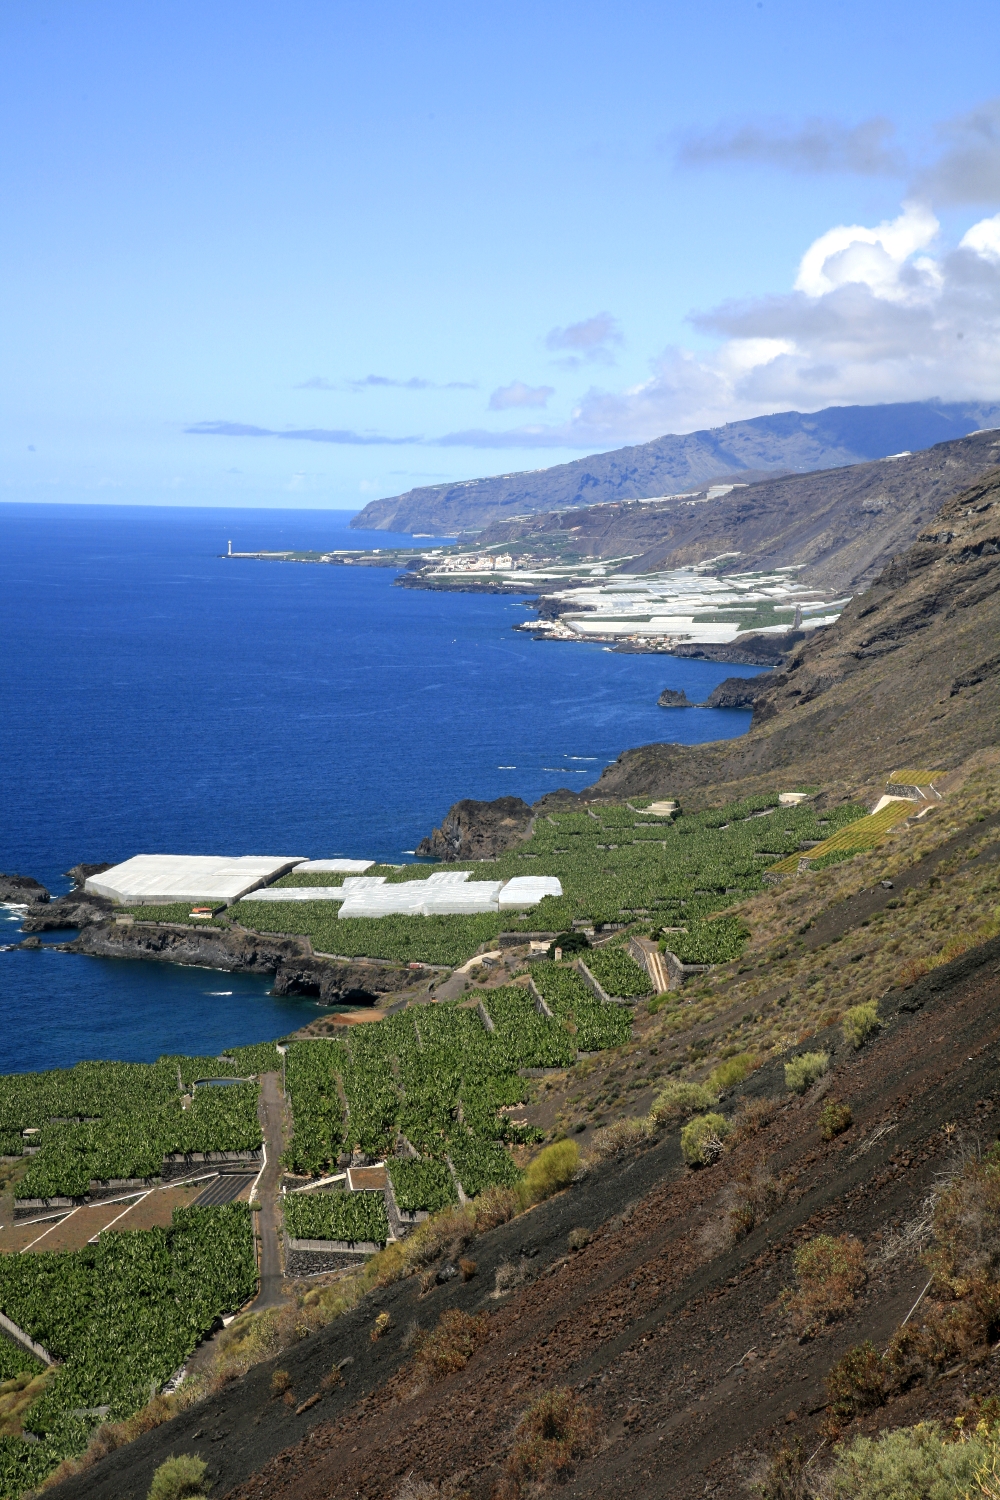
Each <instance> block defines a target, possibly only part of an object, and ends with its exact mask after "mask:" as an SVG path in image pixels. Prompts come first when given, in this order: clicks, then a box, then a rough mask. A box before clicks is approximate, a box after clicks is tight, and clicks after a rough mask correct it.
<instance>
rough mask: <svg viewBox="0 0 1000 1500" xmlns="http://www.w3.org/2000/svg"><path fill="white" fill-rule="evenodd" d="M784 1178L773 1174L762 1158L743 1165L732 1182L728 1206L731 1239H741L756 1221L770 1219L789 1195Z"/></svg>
mask: <svg viewBox="0 0 1000 1500" xmlns="http://www.w3.org/2000/svg"><path fill="white" fill-rule="evenodd" d="M788 1186H789V1185H788V1183H787V1181H786V1180H785V1179H784V1178H783V1177H773V1176H772V1175H771V1173H770V1172H769V1171H768V1169H767V1167H766V1165H765V1164H764V1161H763V1160H761V1161H758V1162H756V1163H755V1164H754V1165H753V1166H750V1167H745V1168H744V1169H743V1170H742V1171H741V1172H739V1173H738V1174H737V1176H736V1180H735V1182H734V1183H733V1185H732V1203H731V1207H730V1209H729V1232H730V1235H731V1237H732V1239H733V1240H734V1241H735V1240H740V1239H744V1238H745V1237H746V1236H747V1235H748V1234H750V1233H751V1231H752V1230H754V1229H756V1228H757V1225H758V1224H763V1222H764V1220H765V1219H767V1218H770V1216H771V1214H773V1213H774V1210H775V1209H776V1208H777V1207H778V1205H779V1204H780V1203H783V1202H784V1200H785V1198H786V1196H787V1194H788Z"/></svg>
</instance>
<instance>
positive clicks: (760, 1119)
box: [726, 1099, 781, 1151]
mask: <svg viewBox="0 0 1000 1500" xmlns="http://www.w3.org/2000/svg"><path fill="white" fill-rule="evenodd" d="M780 1108H781V1104H780V1103H779V1101H778V1100H777V1099H751V1100H749V1102H748V1103H746V1104H743V1105H741V1106H740V1108H739V1109H738V1110H737V1112H736V1114H735V1115H734V1116H733V1119H732V1129H731V1130H730V1132H729V1135H728V1137H727V1138H726V1150H727V1151H731V1150H733V1148H734V1147H736V1146H742V1145H743V1143H744V1141H751V1140H753V1138H754V1136H755V1135H759V1134H760V1132H761V1131H762V1130H766V1129H767V1127H768V1125H770V1123H771V1121H772V1120H773V1119H774V1117H775V1115H776V1114H777V1113H778V1110H779V1109H780Z"/></svg>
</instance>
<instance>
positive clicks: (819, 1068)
mask: <svg viewBox="0 0 1000 1500" xmlns="http://www.w3.org/2000/svg"><path fill="white" fill-rule="evenodd" d="M829 1066H830V1054H829V1052H803V1053H801V1054H800V1056H798V1057H793V1058H792V1060H791V1062H787V1063H785V1087H786V1088H790V1089H791V1090H792V1092H793V1093H795V1094H804V1093H805V1091H806V1089H807V1088H808V1087H809V1086H810V1084H813V1083H815V1082H816V1080H817V1078H822V1077H823V1074H824V1073H825V1072H826V1070H827V1068H828V1067H829Z"/></svg>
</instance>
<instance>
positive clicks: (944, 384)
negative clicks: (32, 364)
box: [186, 200, 1000, 451]
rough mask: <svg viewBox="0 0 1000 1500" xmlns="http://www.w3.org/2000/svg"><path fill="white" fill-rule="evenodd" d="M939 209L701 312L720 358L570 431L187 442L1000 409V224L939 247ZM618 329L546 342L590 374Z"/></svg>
mask: <svg viewBox="0 0 1000 1500" xmlns="http://www.w3.org/2000/svg"><path fill="white" fill-rule="evenodd" d="M939 233H940V230H939V225H938V221H937V219H936V217H935V215H934V214H933V212H932V211H931V209H930V207H929V206H928V205H927V203H926V202H924V201H920V200H912V201H908V202H907V203H904V204H903V205H902V209H901V212H900V213H899V214H898V215H897V216H896V218H894V219H891V220H887V221H884V222H883V223H881V224H877V225H875V226H871V227H870V226H868V225H864V224H849V225H847V224H841V225H836V226H834V227H833V228H831V229H829V230H827V231H826V232H825V233H824V234H822V235H820V236H819V237H818V238H817V239H816V240H814V242H813V243H812V244H811V245H809V246H808V247H807V249H806V251H805V253H804V255H803V256H802V259H801V261H800V263H799V268H798V273H797V275H796V278H795V282H794V285H793V286H792V287H791V289H790V290H788V291H785V292H776V293H774V294H772V295H770V296H766V297H759V298H756V299H753V300H750V301H745V302H727V303H723V304H722V305H720V306H718V307H715V308H713V309H711V310H709V311H708V312H704V313H699V314H696V315H693V316H692V318H691V323H692V325H693V326H694V328H695V329H696V330H697V331H698V332H699V333H700V334H702V335H705V336H707V338H708V340H710V341H713V342H714V347H712V348H710V349H708V350H707V351H697V352H695V351H693V350H691V349H684V348H678V347H671V348H668V349H666V350H664V351H663V352H662V353H661V354H660V356H659V357H658V358H657V359H656V360H655V361H654V362H653V365H652V369H651V372H650V375H649V377H648V378H647V379H646V380H644V381H641V382H640V383H639V384H637V385H633V386H631V387H629V388H627V389H625V390H619V391H614V390H607V389H602V388H600V387H597V386H592V387H591V389H590V390H589V391H587V392H586V394H585V395H584V396H583V397H582V398H581V399H580V401H579V402H578V404H577V406H576V407H575V409H574V410H573V412H572V413H571V415H570V418H569V420H568V421H566V422H563V423H558V424H557V423H546V422H538V423H531V424H522V425H520V426H518V427H509V428H505V429H503V430H490V429H488V428H474V429H466V430H463V431H459V432H450V433H445V434H443V435H442V436H439V437H433V438H428V437H423V436H419V437H418V436H414V437H409V438H403V437H388V436H384V435H382V434H378V433H370V432H368V433H359V432H356V431H352V430H349V431H340V430H327V429H322V428H316V429H302V428H298V429H286V430H284V431H276V430H275V429H273V428H264V427H257V426H249V425H245V424H241V423H234V422H202V423H198V424H196V425H195V426H193V427H188V428H187V429H186V430H187V431H188V432H197V433H202V434H211V435H217V436H227V437H271V438H282V439H286V440H287V439H293V440H306V441H312V442H324V443H352V444H393V445H394V444H401V443H419V444H423V445H430V446H442V447H472V448H486V449H488V448H493V449H502V448H507V449H522V450H523V449H529V448H530V449H549V450H552V449H556V448H564V449H565V448H572V449H577V450H584V451H585V450H588V449H596V448H613V447H618V446H620V445H622V444H626V443H641V442H647V441H648V440H649V439H651V438H654V437H659V436H661V435H662V434H663V433H667V432H688V431H691V430H694V429H697V428H702V427H715V426H719V425H721V424H722V423H724V422H729V421H738V420H740V419H742V418H745V417H754V416H760V415H761V414H763V413H766V412H774V411H783V410H788V409H789V408H795V409H798V410H800V411H816V410H818V409H819V408H821V407H824V406H833V405H852V404H855V403H857V404H869V403H875V402H882V401H923V400H928V399H930V398H933V397H939V398H941V399H942V400H952V401H955V400H976V401H996V400H1000V213H998V214H996V215H994V216H993V217H991V218H983V219H980V220H978V221H977V222H976V223H974V224H973V225H972V226H971V227H970V228H969V229H968V230H967V231H966V232H965V234H964V235H963V236H962V238H961V240H960V241H959V243H958V245H957V246H955V247H954V248H953V249H949V248H948V247H946V246H941V245H940V244H939V243H938V240H939ZM620 336H621V335H620V333H619V331H618V325H617V323H616V321H615V319H614V318H612V317H611V315H610V314H609V313H601V314H598V315H596V316H595V317H594V318H589V319H586V320H585V321H584V322H582V323H577V324H572V325H571V326H570V327H569V328H562V329H555V330H553V332H552V333H551V334H550V335H549V339H548V341H547V342H548V343H549V347H550V348H552V349H566V350H575V351H578V352H577V353H574V354H572V355H571V358H572V359H573V360H575V361H577V362H582V361H583V359H585V358H587V359H591V358H593V357H594V352H593V351H595V350H596V351H604V355H602V354H601V353H598V354H597V356H596V357H597V358H602V357H604V356H605V355H607V357H608V358H609V359H610V355H609V354H608V353H607V351H608V349H609V345H611V344H613V343H614V342H616V341H617V340H619V339H620ZM548 394H551V391H550V388H549V387H547V386H540V387H534V388H532V387H528V386H525V385H523V384H522V383H521V382H519V381H515V382H513V384H512V385H510V386H506V387H501V388H499V389H498V390H497V391H495V392H494V393H493V397H492V398H491V400H490V406H491V408H492V409H493V410H494V411H497V410H500V411H502V410H509V409H517V408H528V407H532V406H543V405H544V404H545V401H546V400H547V399H548Z"/></svg>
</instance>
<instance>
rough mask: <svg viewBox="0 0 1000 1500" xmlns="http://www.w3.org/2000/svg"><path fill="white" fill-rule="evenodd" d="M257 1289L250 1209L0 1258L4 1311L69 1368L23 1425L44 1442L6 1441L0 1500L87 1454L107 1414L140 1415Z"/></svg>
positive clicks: (201, 1212)
mask: <svg viewBox="0 0 1000 1500" xmlns="http://www.w3.org/2000/svg"><path fill="white" fill-rule="evenodd" d="M256 1284H257V1264H256V1258H255V1255H254V1247H253V1231H252V1227H251V1217H250V1210H249V1209H248V1207H247V1205H246V1204H242V1203H239V1204H235V1203H234V1204H229V1205H227V1206H226V1207H224V1208H184V1209H176V1210H175V1211H174V1216H173V1223H172V1225H171V1227H170V1228H169V1229H149V1230H134V1231H129V1232H126V1233H123V1234H105V1235H102V1236H101V1238H100V1240H99V1241H98V1243H97V1244H96V1245H88V1246H87V1247H86V1249H84V1250H78V1251H73V1252H65V1253H50V1254H30V1255H0V1309H2V1311H3V1312H4V1313H6V1314H7V1316H8V1317H10V1318H12V1319H13V1321H14V1322H15V1323H17V1324H18V1325H19V1326H20V1327H21V1328H23V1329H25V1331H26V1332H28V1333H30V1334H31V1336H32V1337H33V1338H34V1339H36V1340H37V1342H39V1343H40V1344H42V1345H43V1346H44V1347H45V1348H46V1349H48V1350H49V1352H50V1353H51V1354H53V1355H54V1356H55V1357H56V1358H58V1359H60V1360H61V1361H63V1363H62V1364H61V1366H60V1367H59V1368H58V1369H57V1370H55V1371H53V1372H52V1373H51V1374H50V1375H49V1376H48V1377H47V1378H46V1381H45V1385H44V1391H43V1394H42V1395H41V1397H40V1398H39V1399H38V1400H36V1401H34V1402H33V1403H32V1404H31V1406H30V1407H29V1408H28V1410H27V1411H26V1412H25V1413H24V1414H23V1416H22V1419H21V1422H22V1426H23V1428H24V1430H25V1431H27V1432H28V1433H31V1434H33V1435H34V1436H35V1437H36V1438H37V1439H38V1441H37V1442H25V1441H24V1440H23V1438H21V1437H19V1436H8V1437H0V1497H2V1500H15V1497H16V1496H18V1495H20V1494H21V1493H22V1492H23V1491H25V1490H29V1489H34V1488H35V1487H36V1485H38V1484H39V1483H40V1482H41V1480H42V1479H43V1478H44V1477H45V1475H46V1474H48V1473H50V1472H51V1470H52V1469H54V1468H55V1467H56V1465H57V1464H58V1463H59V1462H60V1461H61V1460H62V1459H63V1458H66V1457H68V1456H70V1455H71V1454H75V1453H79V1452H81V1451H82V1450H83V1449H84V1448H85V1447H86V1445H87V1443H88V1441H89V1438H90V1435H91V1432H92V1431H93V1429H94V1427H95V1426H96V1425H97V1422H98V1420H99V1418H98V1416H97V1414H96V1409H97V1408H98V1407H101V1408H103V1407H108V1408H109V1411H108V1417H109V1419H110V1420H111V1421H120V1420H121V1419H123V1418H125V1417H128V1416H130V1415H131V1414H132V1413H133V1412H135V1411H137V1410H138V1409H139V1407H141V1406H142V1405H143V1404H144V1402H146V1401H147V1400H148V1399H149V1393H150V1388H151V1387H153V1386H157V1387H158V1386H161V1385H163V1384H164V1382H165V1381H167V1380H168V1379H169V1378H170V1376H171V1375H173V1374H174V1373H175V1371H176V1370H177V1369H178V1368H179V1367H180V1366H181V1365H182V1364H183V1363H184V1361H185V1359H186V1358H187V1357H188V1355H189V1354H190V1353H191V1351H192V1349H193V1348H194V1346H195V1344H196V1343H197V1341H198V1340H199V1338H201V1337H202V1335H203V1334H205V1333H207V1332H208V1330H209V1329H210V1328H211V1327H212V1325H213V1323H214V1322H215V1321H216V1319H217V1318H218V1317H220V1316H221V1315H222V1314H223V1313H228V1312H234V1311H236V1309H237V1308H239V1307H240V1306H241V1305H242V1304H243V1303H244V1302H245V1301H246V1300H247V1298H248V1297H250V1296H251V1295H252V1294H253V1292H254V1289H255V1287H256ZM22 1367H23V1363H22ZM81 1413H83V1414H82V1415H81Z"/></svg>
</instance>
